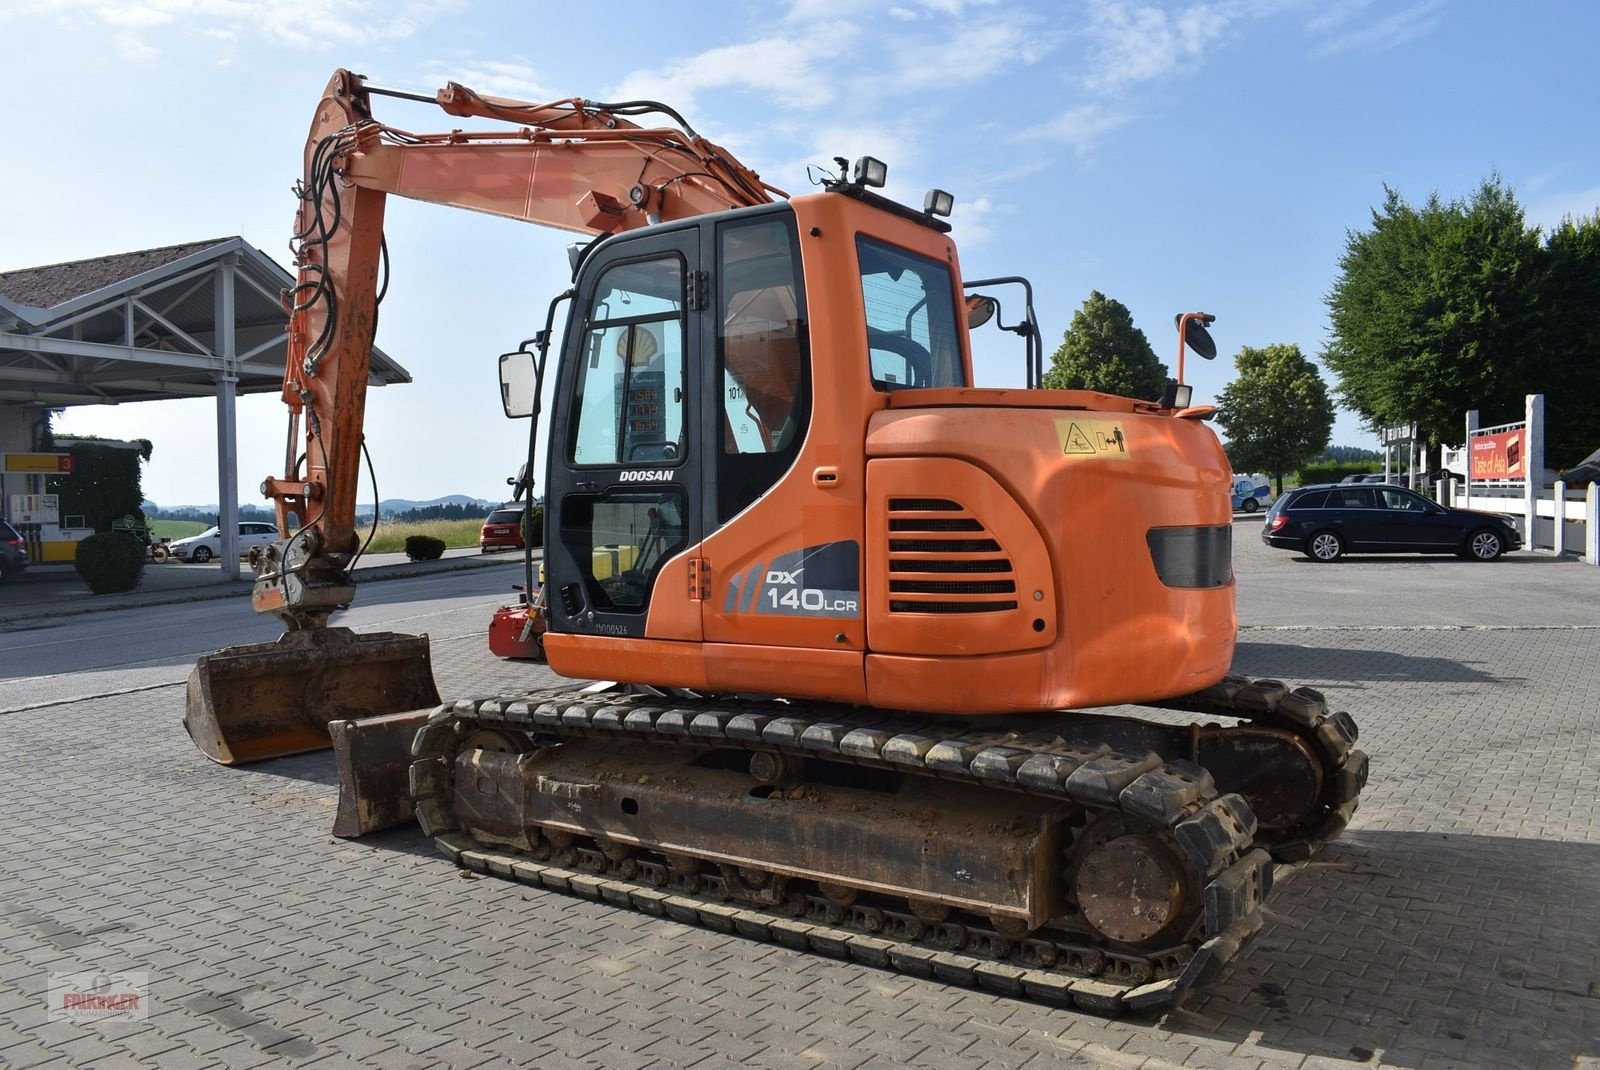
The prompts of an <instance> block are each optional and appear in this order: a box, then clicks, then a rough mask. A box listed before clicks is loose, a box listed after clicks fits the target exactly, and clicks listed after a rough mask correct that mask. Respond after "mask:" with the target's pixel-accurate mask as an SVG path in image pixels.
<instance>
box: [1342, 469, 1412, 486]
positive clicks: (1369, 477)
mask: <svg viewBox="0 0 1600 1070" xmlns="http://www.w3.org/2000/svg"><path fill="white" fill-rule="evenodd" d="M1339 482H1340V483H1341V484H1344V483H1388V482H1390V480H1387V479H1384V478H1383V473H1382V472H1357V473H1356V474H1355V475H1351V476H1345V477H1344V478H1343V479H1341V480H1339ZM1398 485H1399V484H1396V486H1398Z"/></svg>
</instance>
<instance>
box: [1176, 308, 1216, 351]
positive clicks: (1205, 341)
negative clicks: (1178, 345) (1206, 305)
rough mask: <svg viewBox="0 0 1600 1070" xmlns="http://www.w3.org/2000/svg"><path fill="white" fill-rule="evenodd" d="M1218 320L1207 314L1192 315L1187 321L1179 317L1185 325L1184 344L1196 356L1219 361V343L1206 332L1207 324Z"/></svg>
mask: <svg viewBox="0 0 1600 1070" xmlns="http://www.w3.org/2000/svg"><path fill="white" fill-rule="evenodd" d="M1216 318H1217V317H1215V316H1211V315H1207V314H1205V313H1191V314H1190V315H1189V318H1188V320H1187V321H1185V320H1184V317H1183V316H1182V315H1179V316H1178V317H1177V319H1178V321H1179V322H1180V323H1182V324H1183V340H1184V342H1185V343H1186V344H1187V345H1188V346H1189V348H1190V349H1192V350H1194V351H1195V353H1196V355H1198V356H1200V357H1203V358H1204V359H1206V360H1215V359H1217V343H1216V342H1215V341H1213V340H1212V338H1211V332H1210V331H1208V330H1206V324H1207V323H1212V322H1215V320H1216Z"/></svg>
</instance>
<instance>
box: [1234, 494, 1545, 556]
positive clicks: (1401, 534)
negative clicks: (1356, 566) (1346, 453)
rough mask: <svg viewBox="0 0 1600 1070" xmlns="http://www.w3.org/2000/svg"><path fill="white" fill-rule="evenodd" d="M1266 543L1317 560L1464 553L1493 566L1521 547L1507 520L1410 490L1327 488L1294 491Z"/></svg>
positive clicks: (1276, 509)
mask: <svg viewBox="0 0 1600 1070" xmlns="http://www.w3.org/2000/svg"><path fill="white" fill-rule="evenodd" d="M1261 541H1262V542H1264V543H1266V544H1267V545H1268V546H1276V547H1278V548H1279V549H1280V550H1299V551H1300V552H1301V553H1303V554H1305V555H1306V556H1307V557H1309V558H1311V559H1312V560H1313V561H1337V560H1339V558H1341V557H1343V556H1344V555H1345V554H1408V553H1414V554H1459V555H1460V556H1462V557H1470V558H1474V559H1476V560H1478V561H1493V560H1494V559H1495V558H1497V557H1499V556H1500V555H1501V554H1503V553H1505V552H1506V551H1507V550H1517V549H1520V548H1521V547H1522V536H1521V535H1520V534H1519V533H1518V532H1517V529H1516V527H1515V526H1514V525H1513V524H1512V523H1511V521H1510V520H1508V519H1507V518H1506V517H1503V516H1499V515H1497V514H1495V513H1477V512H1473V511H1471V510H1467V509H1447V508H1445V507H1444V506H1442V505H1435V504H1434V503H1433V502H1430V501H1429V500H1428V499H1426V498H1424V497H1423V496H1422V495H1420V494H1415V493H1413V492H1411V491H1409V490H1406V489H1405V488H1404V487H1390V486H1372V485H1366V484H1349V483H1335V484H1321V485H1318V486H1312V487H1301V488H1300V489H1299V490H1292V491H1290V492H1289V493H1287V494H1285V495H1284V496H1283V497H1281V498H1279V499H1278V500H1277V501H1276V502H1274V503H1273V505H1272V508H1271V509H1268V510H1267V517H1266V523H1265V524H1263V525H1262V526H1261Z"/></svg>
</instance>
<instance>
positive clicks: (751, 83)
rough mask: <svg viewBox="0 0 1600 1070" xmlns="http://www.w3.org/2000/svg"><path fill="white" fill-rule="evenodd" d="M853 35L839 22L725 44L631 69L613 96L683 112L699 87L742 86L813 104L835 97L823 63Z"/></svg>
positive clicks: (800, 105)
mask: <svg viewBox="0 0 1600 1070" xmlns="http://www.w3.org/2000/svg"><path fill="white" fill-rule="evenodd" d="M857 35H858V31H857V30H856V27H855V26H854V25H852V24H850V23H846V22H838V23H828V24H826V25H821V26H809V27H807V28H806V31H805V32H804V33H803V34H795V35H787V34H780V35H777V36H773V37H764V38H760V39H758V40H755V41H745V42H742V43H739V44H733V45H723V46H721V47H719V48H712V49H707V50H706V51H704V52H700V53H698V54H696V55H693V56H688V57H686V58H683V59H678V60H673V61H671V62H670V63H668V64H667V65H666V66H664V67H659V68H656V69H654V70H639V71H633V72H632V73H630V74H628V75H626V76H625V77H624V78H623V79H622V81H621V82H620V83H619V84H618V85H617V86H616V88H614V89H613V90H611V95H612V96H613V97H615V98H616V99H619V100H633V99H637V98H645V99H651V100H660V101H663V102H665V103H668V104H671V105H672V106H673V107H675V108H677V109H678V110H679V111H687V110H689V109H690V108H692V107H693V102H694V97H695V94H696V93H698V92H700V91H701V90H704V89H743V90H753V91H757V92H762V93H765V94H767V95H769V96H771V97H772V98H774V99H775V100H776V102H777V103H778V104H780V105H781V106H783V107H787V108H794V109H811V108H817V107H820V106H822V105H824V104H827V103H829V102H831V101H832V100H833V97H834V91H833V88H832V85H833V79H831V78H829V77H826V76H825V75H824V73H823V71H822V65H823V63H824V61H826V60H828V59H831V58H834V57H836V56H837V55H838V54H839V53H840V52H842V51H845V50H847V49H848V48H849V47H850V45H851V44H852V42H854V40H855V39H856V37H857Z"/></svg>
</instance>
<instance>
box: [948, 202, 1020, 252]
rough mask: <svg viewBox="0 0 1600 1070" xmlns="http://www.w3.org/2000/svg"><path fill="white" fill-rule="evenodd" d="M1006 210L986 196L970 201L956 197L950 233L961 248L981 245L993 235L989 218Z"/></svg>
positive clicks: (951, 215) (951, 216)
mask: <svg viewBox="0 0 1600 1070" xmlns="http://www.w3.org/2000/svg"><path fill="white" fill-rule="evenodd" d="M1007 210H1008V209H1007V208H1001V207H997V206H996V205H995V203H994V201H992V200H991V199H990V198H988V197H987V196H980V197H975V198H973V199H972V200H970V201H964V200H962V199H961V198H959V197H957V198H956V206H955V211H953V212H952V213H951V214H950V226H951V230H952V233H953V234H954V235H955V238H956V240H957V241H958V242H959V243H960V245H961V247H962V248H963V249H970V248H974V247H976V246H979V245H982V244H984V243H985V242H987V241H988V240H989V239H990V238H991V237H993V236H994V229H993V228H992V227H991V226H990V225H989V223H988V222H987V221H988V220H989V218H990V217H991V216H993V215H995V214H997V213H1002V212H1005V211H1007Z"/></svg>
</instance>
